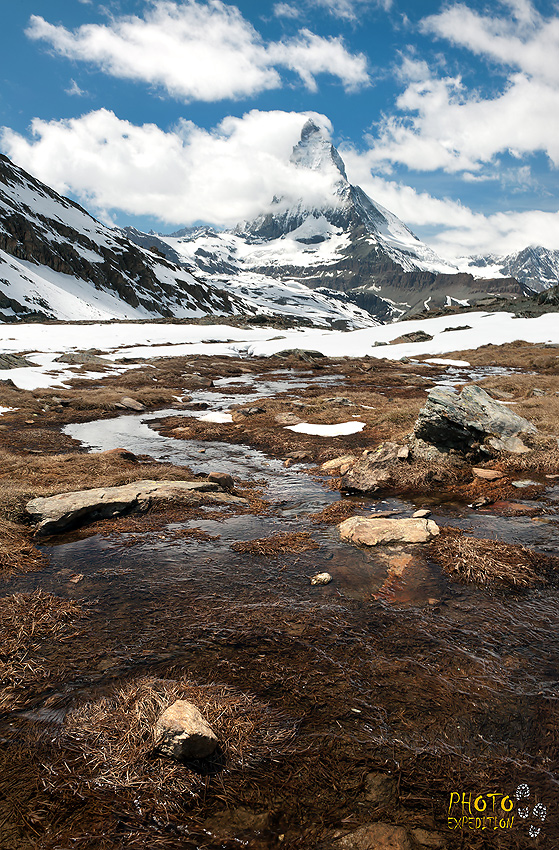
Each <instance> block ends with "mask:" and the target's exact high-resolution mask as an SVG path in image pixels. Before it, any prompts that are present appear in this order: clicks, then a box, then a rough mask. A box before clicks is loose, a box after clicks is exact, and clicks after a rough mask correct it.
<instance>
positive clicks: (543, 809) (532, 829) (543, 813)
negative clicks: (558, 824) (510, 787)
mask: <svg viewBox="0 0 559 850" xmlns="http://www.w3.org/2000/svg"><path fill="white" fill-rule="evenodd" d="M514 796H515V797H516V799H517V801H518V817H519V818H522V819H523V820H528V818H530V819H531V821H532V823H530V824H529V825H528V835H529V836H530V838H537V837H538V835H539V834H540V832H541V831H542V828H541V825H540V824H542V823H543V822H544V821H545V819H546V817H547V806H544V804H543V803H536V804H535V806H533V808H532V810H531V811H530V804H529V803H527V805H524V803H525V802H526V801H528V800H529V799H530V788H529V787H528V785H526V784H525V783H522V785H519V786H518V788H517V789H516V793H515V795H514ZM521 806H522V807H521ZM534 821H536V823H534ZM538 822H539V823H538Z"/></svg>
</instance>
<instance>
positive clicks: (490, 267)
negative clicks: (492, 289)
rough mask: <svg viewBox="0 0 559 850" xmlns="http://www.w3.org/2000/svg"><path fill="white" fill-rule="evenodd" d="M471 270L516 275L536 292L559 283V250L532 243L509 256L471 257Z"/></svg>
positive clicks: (494, 274) (484, 273) (480, 272)
mask: <svg viewBox="0 0 559 850" xmlns="http://www.w3.org/2000/svg"><path fill="white" fill-rule="evenodd" d="M469 271H472V272H474V273H475V274H481V275H487V274H491V276H494V277H496V276H497V275H503V276H510V277H515V278H516V279H517V280H518V281H520V282H521V283H524V284H526V285H527V286H529V287H530V288H531V289H532V290H534V292H542V291H543V290H544V289H549V288H550V287H552V286H557V284H558V283H559V251H558V250H556V249H555V250H554V249H551V248H543V247H542V246H541V245H531V246H529V247H528V248H524V249H523V250H522V251H516V252H515V253H514V254H507V255H506V256H505V257H498V256H496V255H489V256H486V257H472V258H470V264H469Z"/></svg>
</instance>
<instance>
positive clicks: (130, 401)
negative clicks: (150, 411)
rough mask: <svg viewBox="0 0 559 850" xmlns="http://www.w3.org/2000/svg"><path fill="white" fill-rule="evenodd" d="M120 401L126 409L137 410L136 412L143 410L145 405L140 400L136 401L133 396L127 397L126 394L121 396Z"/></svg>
mask: <svg viewBox="0 0 559 850" xmlns="http://www.w3.org/2000/svg"><path fill="white" fill-rule="evenodd" d="M120 403H121V404H122V405H123V406H124V407H126V409H127V410H137V411H138V412H140V411H142V410H145V409H146V408H145V405H144V404H142V402H141V401H137V400H136V399H135V398H129V397H128V396H123V397H122V398H121V399H120Z"/></svg>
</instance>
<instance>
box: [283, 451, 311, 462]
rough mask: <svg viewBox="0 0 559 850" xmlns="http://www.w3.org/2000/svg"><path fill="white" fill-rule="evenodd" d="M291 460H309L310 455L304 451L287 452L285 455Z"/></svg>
mask: <svg viewBox="0 0 559 850" xmlns="http://www.w3.org/2000/svg"><path fill="white" fill-rule="evenodd" d="M287 457H288V458H290V459H291V460H310V458H311V456H310V454H309V453H308V452H305V451H302V450H301V451H295V452H289V453H288V455H287Z"/></svg>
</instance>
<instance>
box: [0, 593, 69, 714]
mask: <svg viewBox="0 0 559 850" xmlns="http://www.w3.org/2000/svg"><path fill="white" fill-rule="evenodd" d="M81 615H82V609H81V607H80V606H79V605H78V604H77V603H75V602H72V601H71V600H69V599H61V598H60V597H58V596H53V595H52V594H50V593H44V592H43V591H41V590H36V591H34V592H33V593H15V594H13V595H12V596H6V597H4V598H3V599H0V635H1V637H0V674H1V685H2V689H1V691H0V713H3V712H6V711H12V710H13V709H14V708H17V707H21V705H23V704H25V703H26V702H27V699H28V698H29V696H30V694H32V693H33V692H36V691H37V690H40V689H42V688H44V687H45V685H46V683H47V682H48V680H49V679H50V678H51V677H52V675H53V672H54V671H53V670H52V669H51V668H50V667H49V665H45V663H44V662H43V661H42V660H41V659H40V658H37V652H38V651H39V650H40V648H41V646H42V644H43V643H44V642H45V641H48V642H49V643H53V642H60V641H63V640H66V639H67V638H68V637H69V636H70V635H71V634H72V633H74V632H75V625H76V621H77V620H78V619H79V618H80V616H81Z"/></svg>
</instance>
